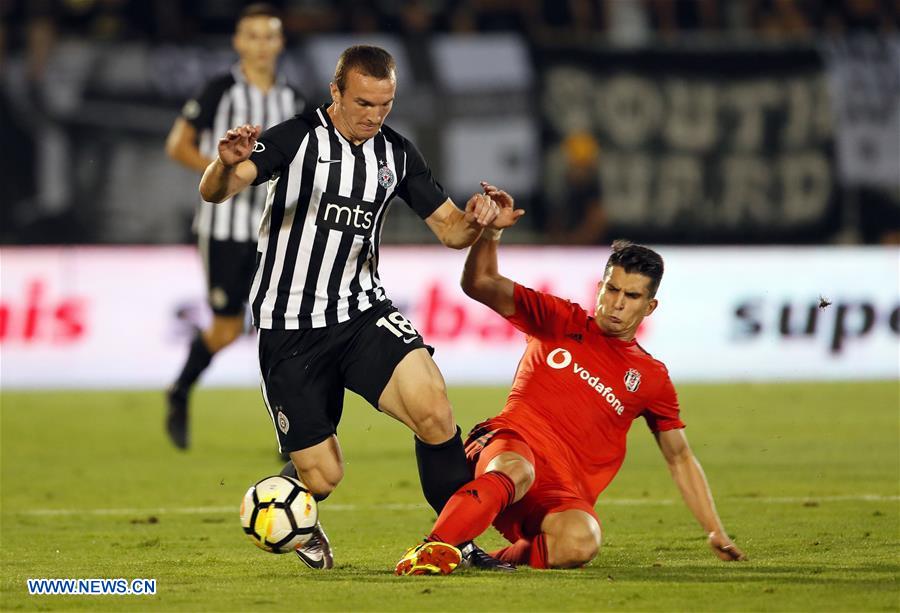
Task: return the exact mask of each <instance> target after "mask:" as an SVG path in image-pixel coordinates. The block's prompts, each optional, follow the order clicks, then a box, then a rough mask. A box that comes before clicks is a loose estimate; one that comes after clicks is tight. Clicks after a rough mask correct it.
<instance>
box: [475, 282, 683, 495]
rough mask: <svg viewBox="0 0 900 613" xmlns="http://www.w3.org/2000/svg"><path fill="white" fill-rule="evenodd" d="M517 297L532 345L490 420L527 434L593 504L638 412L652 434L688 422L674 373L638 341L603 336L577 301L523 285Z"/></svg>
mask: <svg viewBox="0 0 900 613" xmlns="http://www.w3.org/2000/svg"><path fill="white" fill-rule="evenodd" d="M514 299H515V305H516V313H515V315H512V316H511V317H509V321H510V323H512V324H513V325H514V326H515V327H516V328H518V329H519V330H521V331H522V332H524V333H525V334H527V335H528V339H527V342H528V345H527V347H526V349H525V354H524V355H523V356H522V359H521V361H520V362H519V367H518V369H517V370H516V376H515V380H514V382H513V386H512V390H511V391H510V393H509V397H508V398H507V401H506V406H505V408H504V409H503V412H502V413H501V414H500V415H498V416H497V417H495V418H494V419H491V420H490V423H491V425H492V426H497V427H508V428H510V429H513V430H515V431H516V432H518V433H519V434H520V435H522V436H523V437H524V438H525V440H526V442H528V443H529V446H530V447H531V448H532V451H533V452H534V453H535V454H536V455H542V456H544V457H545V458H546V459H547V460H548V461H549V462H551V463H552V464H554V465H557V466H560V467H561V468H563V469H564V470H565V472H566V473H567V476H568V477H569V478H570V479H571V480H572V482H573V483H574V484H575V485H577V487H578V489H579V490H580V493H581V495H582V496H584V497H585V500H588V501H591V502H592V503H593V501H596V499H597V496H598V495H599V494H600V492H602V491H603V489H604V488H605V487H606V486H607V485H608V484H609V482H610V481H612V478H613V477H614V476H615V474H616V472H617V471H618V470H619V467H620V466H621V465H622V461H623V460H624V459H625V448H626V437H627V434H628V430H629V428H630V427H631V423H632V422H633V421H634V420H635V419H636V418H637V417H638V416H640V415H642V416H643V417H644V418H645V419H646V421H647V424H648V425H649V426H650V429H651V430H653V431H655V432H658V431H663V430H673V429H676V428H683V427H684V424H683V423H682V422H681V420H680V419H679V415H678V413H679V409H678V398H677V397H676V394H675V388H674V386H673V385H672V381H671V379H669V372H668V370H667V369H666V367H665V365H664V364H663V363H662V362H660V361H659V360H655V359H653V357H652V356H650V354H648V353H647V352H646V351H644V350H643V349H642V348H641V346H640V345H638V344H637V342H636V341H633V340H632V341H623V340H620V339H617V338H613V337H610V336H606V335H604V333H603V331H602V330H601V329H600V327H599V326H598V325H597V324H596V323H595V322H594V319H593V317H591V316H590V315H589V314H588V313H587V311H585V310H584V309H582V308H581V307H580V306H578V305H577V304H572V303H571V302H569V301H567V300H563V299H561V298H557V297H556V296H551V295H549V294H544V293H541V292H537V291H534V290H532V289H529V288H526V287H523V286H521V285H518V284H516V286H515V291H514Z"/></svg>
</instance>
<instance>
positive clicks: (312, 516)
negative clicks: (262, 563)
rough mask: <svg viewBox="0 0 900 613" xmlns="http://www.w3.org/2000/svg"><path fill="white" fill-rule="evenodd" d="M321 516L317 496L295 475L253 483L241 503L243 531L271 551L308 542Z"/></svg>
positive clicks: (293, 547)
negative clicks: (294, 476) (314, 496)
mask: <svg viewBox="0 0 900 613" xmlns="http://www.w3.org/2000/svg"><path fill="white" fill-rule="evenodd" d="M318 519H319V510H318V507H317V506H316V499H315V498H313V495H312V494H310V493H309V490H307V489H306V486H304V485H303V484H302V483H301V482H300V481H298V480H297V479H294V478H292V477H284V476H274V477H266V478H265V479H263V480H261V481H258V482H257V483H256V484H254V485H252V486H250V489H248V490H247V493H246V494H244V500H243V501H242V502H241V527H242V528H243V529H244V533H245V534H246V535H247V536H249V537H250V539H251V540H252V541H253V543H254V544H255V545H256V546H257V547H259V548H260V549H265V550H266V551H269V552H271V553H287V552H289V551H294V550H295V549H298V548H299V547H302V546H303V545H305V544H306V542H307V541H308V540H309V539H310V537H311V536H312V532H313V529H315V527H316V521H318Z"/></svg>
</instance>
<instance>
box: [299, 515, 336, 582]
mask: <svg viewBox="0 0 900 613" xmlns="http://www.w3.org/2000/svg"><path fill="white" fill-rule="evenodd" d="M297 557H298V558H300V561H301V562H303V563H304V564H306V565H307V566H309V567H310V568H314V569H316V570H328V569H329V568H333V567H334V556H333V555H332V553H331V543H329V542H328V537H327V536H325V531H324V530H322V524H320V523H318V522H316V528H315V530H313V533H312V537H310V539H309V540H308V541H306V544H305V545H304V546H303V547H300V548H299V549H297Z"/></svg>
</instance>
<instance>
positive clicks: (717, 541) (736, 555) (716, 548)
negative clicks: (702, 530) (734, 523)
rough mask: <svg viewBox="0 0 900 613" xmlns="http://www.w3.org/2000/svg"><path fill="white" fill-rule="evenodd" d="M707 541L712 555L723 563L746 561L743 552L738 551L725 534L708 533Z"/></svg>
mask: <svg viewBox="0 0 900 613" xmlns="http://www.w3.org/2000/svg"><path fill="white" fill-rule="evenodd" d="M707 540H708V541H709V546H710V547H711V548H712V550H713V553H714V554H716V555H717V556H718V557H719V559H720V560H722V561H723V562H742V561H744V560H746V559H747V556H745V555H744V552H743V551H741V550H740V549H738V547H737V545H735V544H734V541H732V540H731V539H730V538H728V535H727V534H722V533H721V532H710V533H709V538H708V539H707Z"/></svg>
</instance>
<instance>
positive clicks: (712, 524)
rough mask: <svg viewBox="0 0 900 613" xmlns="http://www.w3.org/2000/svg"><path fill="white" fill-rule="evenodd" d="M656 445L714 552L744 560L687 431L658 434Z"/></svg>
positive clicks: (729, 559)
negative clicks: (721, 514) (723, 521)
mask: <svg viewBox="0 0 900 613" xmlns="http://www.w3.org/2000/svg"><path fill="white" fill-rule="evenodd" d="M656 442H657V443H658V444H659V448H660V451H662V454H663V457H664V458H665V459H666V463H667V464H668V466H669V472H670V473H672V478H673V479H674V480H675V483H676V484H677V485H678V489H679V490H681V495H682V497H683V498H684V501H685V503H687V506H688V508H689V509H690V510H691V513H693V514H694V517H696V518H697V521H698V522H700V525H701V526H702V527H703V530H705V531H706V533H707V534H708V535H709V536H708V541H709V545H710V547H711V548H712V550H713V553H715V554H716V555H717V556H718V557H719V559H720V560H723V561H726V562H731V561H735V560H744V559H745V556H744V553H743V552H742V551H741V550H740V549H738V547H737V545H735V544H734V542H733V541H732V540H731V539H730V538H728V534H727V533H726V532H725V528H724V527H723V526H722V521H721V520H720V519H719V514H718V513H717V512H716V505H715V503H714V502H713V497H712V492H710V490H709V485H708V484H707V482H706V475H704V474H703V468H702V467H701V466H700V462H698V461H697V458H696V457H694V454H693V452H692V451H691V448H690V446H689V445H688V442H687V438H686V437H685V435H684V430H680V429H679V430H666V431H664V432H657V433H656Z"/></svg>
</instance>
